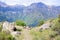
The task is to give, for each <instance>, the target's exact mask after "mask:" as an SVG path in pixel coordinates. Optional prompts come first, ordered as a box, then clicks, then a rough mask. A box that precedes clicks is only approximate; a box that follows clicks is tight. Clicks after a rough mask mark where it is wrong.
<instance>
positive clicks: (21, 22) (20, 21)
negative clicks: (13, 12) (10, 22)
mask: <svg viewBox="0 0 60 40" xmlns="http://www.w3.org/2000/svg"><path fill="white" fill-rule="evenodd" d="M16 25H17V26H26V23H25V22H24V21H22V20H17V21H16Z"/></svg>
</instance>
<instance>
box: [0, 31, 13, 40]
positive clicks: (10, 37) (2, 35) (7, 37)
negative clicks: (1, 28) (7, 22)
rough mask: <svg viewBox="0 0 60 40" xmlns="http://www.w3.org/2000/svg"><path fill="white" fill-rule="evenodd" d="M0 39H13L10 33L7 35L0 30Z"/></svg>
mask: <svg viewBox="0 0 60 40" xmlns="http://www.w3.org/2000/svg"><path fill="white" fill-rule="evenodd" d="M0 40H13V37H12V35H10V34H9V35H7V34H5V33H4V32H0Z"/></svg>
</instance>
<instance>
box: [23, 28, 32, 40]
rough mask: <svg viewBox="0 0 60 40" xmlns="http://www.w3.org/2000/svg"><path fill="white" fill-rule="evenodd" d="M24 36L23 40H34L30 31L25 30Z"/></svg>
mask: <svg viewBox="0 0 60 40" xmlns="http://www.w3.org/2000/svg"><path fill="white" fill-rule="evenodd" d="M23 35H24V39H23V40H32V37H31V35H30V33H29V30H28V29H23Z"/></svg>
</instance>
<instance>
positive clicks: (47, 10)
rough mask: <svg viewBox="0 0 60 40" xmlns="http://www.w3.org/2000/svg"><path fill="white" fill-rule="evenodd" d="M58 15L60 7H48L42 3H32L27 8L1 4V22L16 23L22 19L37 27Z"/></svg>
mask: <svg viewBox="0 0 60 40" xmlns="http://www.w3.org/2000/svg"><path fill="white" fill-rule="evenodd" d="M2 5H3V6H2ZM4 6H5V7H4ZM58 14H60V6H48V5H46V4H44V3H42V2H39V3H32V4H31V5H30V6H27V7H26V6H24V5H14V6H10V5H7V4H5V3H3V2H0V21H3V20H6V21H8V22H14V21H16V20H18V19H20V20H24V21H25V22H26V24H27V25H29V26H36V25H37V24H38V23H39V21H40V20H48V19H51V18H56V17H57V15H58Z"/></svg>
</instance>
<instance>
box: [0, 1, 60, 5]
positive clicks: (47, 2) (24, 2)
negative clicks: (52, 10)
mask: <svg viewBox="0 0 60 40" xmlns="http://www.w3.org/2000/svg"><path fill="white" fill-rule="evenodd" d="M0 1H2V2H5V3H7V4H8V5H16V4H19V5H25V6H28V5H30V4H32V3H36V2H43V3H45V4H47V5H56V6H60V0H0Z"/></svg>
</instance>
